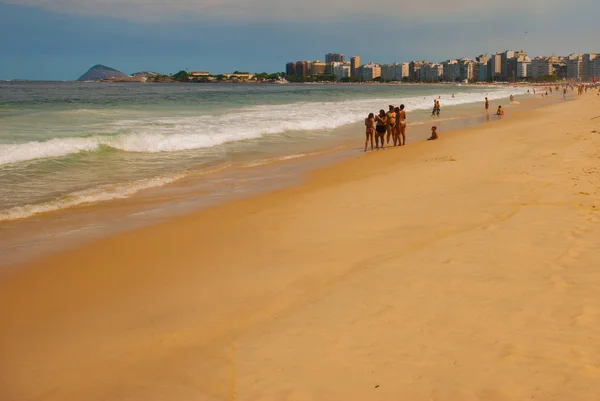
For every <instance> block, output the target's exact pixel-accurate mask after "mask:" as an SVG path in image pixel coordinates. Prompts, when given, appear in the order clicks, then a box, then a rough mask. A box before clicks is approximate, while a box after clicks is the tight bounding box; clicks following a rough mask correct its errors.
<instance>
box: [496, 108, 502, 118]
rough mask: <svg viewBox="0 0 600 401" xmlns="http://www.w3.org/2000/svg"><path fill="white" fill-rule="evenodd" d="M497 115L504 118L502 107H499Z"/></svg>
mask: <svg viewBox="0 0 600 401" xmlns="http://www.w3.org/2000/svg"><path fill="white" fill-rule="evenodd" d="M496 115H497V116H503V115H504V109H503V108H502V106H498V110H496Z"/></svg>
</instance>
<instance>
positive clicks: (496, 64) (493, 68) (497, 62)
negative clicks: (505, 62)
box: [487, 53, 502, 81]
mask: <svg viewBox="0 0 600 401" xmlns="http://www.w3.org/2000/svg"><path fill="white" fill-rule="evenodd" d="M487 67H488V68H487V70H488V71H487V72H488V80H489V81H496V80H498V79H500V76H501V75H502V54H500V53H496V54H492V55H491V56H490V57H489V59H488V62H487Z"/></svg>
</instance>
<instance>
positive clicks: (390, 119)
mask: <svg viewBox="0 0 600 401" xmlns="http://www.w3.org/2000/svg"><path fill="white" fill-rule="evenodd" d="M385 116H386V130H387V144H388V145H389V144H390V138H392V137H393V136H394V134H395V131H396V112H395V111H394V106H393V105H391V104H390V105H389V111H388V112H387V113H386V115H385ZM394 146H396V141H395V140H394Z"/></svg>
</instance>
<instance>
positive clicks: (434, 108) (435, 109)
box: [431, 99, 437, 117]
mask: <svg viewBox="0 0 600 401" xmlns="http://www.w3.org/2000/svg"><path fill="white" fill-rule="evenodd" d="M436 111H437V100H435V99H433V110H431V117H433V116H435V112H436Z"/></svg>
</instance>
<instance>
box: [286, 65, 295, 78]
mask: <svg viewBox="0 0 600 401" xmlns="http://www.w3.org/2000/svg"><path fill="white" fill-rule="evenodd" d="M285 75H290V76H292V75H294V76H295V75H296V63H295V62H293V61H291V62H289V63H287V64H286V65H285Z"/></svg>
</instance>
